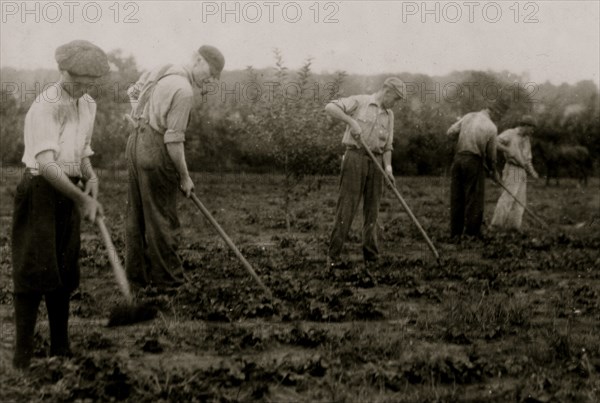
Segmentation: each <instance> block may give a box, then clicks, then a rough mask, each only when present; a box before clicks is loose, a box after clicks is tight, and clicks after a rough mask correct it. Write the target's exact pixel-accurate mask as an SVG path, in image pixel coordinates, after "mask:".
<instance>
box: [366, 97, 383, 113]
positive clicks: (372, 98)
mask: <svg viewBox="0 0 600 403" xmlns="http://www.w3.org/2000/svg"><path fill="white" fill-rule="evenodd" d="M376 95H377V93H375V94H371V95H370V96H369V105H371V104H373V105H376V106H377V107H378V108H379V109H383V110H384V111H385V112H386V113H387V109H385V108H384V107H383V106H381V102H379V101H378V100H377V96H376Z"/></svg>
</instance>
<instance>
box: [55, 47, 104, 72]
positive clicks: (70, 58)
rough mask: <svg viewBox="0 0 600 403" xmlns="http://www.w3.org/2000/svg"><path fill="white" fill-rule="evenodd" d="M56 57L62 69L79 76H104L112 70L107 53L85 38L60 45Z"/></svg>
mask: <svg viewBox="0 0 600 403" xmlns="http://www.w3.org/2000/svg"><path fill="white" fill-rule="evenodd" d="M54 57H55V59H56V62H57V63H58V68H59V69H60V70H66V71H68V72H69V73H71V74H74V75H77V76H90V77H102V76H103V75H105V74H106V73H108V72H109V70H110V66H109V65H108V58H107V57H106V53H104V51H103V50H102V49H100V48H99V47H98V46H96V45H94V44H93V43H91V42H88V41H84V40H75V41H71V42H69V43H65V44H64V45H62V46H59V47H58V48H57V49H56V52H55V53H54Z"/></svg>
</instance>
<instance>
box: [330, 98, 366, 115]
mask: <svg viewBox="0 0 600 403" xmlns="http://www.w3.org/2000/svg"><path fill="white" fill-rule="evenodd" d="M331 103H332V104H334V105H336V106H337V107H339V108H340V109H341V110H342V111H343V112H344V113H345V114H346V115H350V116H351V115H352V114H353V113H354V112H355V111H356V109H357V108H358V104H359V102H358V99H356V97H354V96H351V97H346V98H340V99H336V100H333V101H331Z"/></svg>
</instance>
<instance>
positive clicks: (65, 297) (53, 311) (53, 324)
mask: <svg viewBox="0 0 600 403" xmlns="http://www.w3.org/2000/svg"><path fill="white" fill-rule="evenodd" d="M43 296H44V297H45V299H46V309H47V311H48V322H49V323H50V355H62V356H70V355H71V350H70V348H69V331H68V327H69V324H68V322H69V299H70V293H68V292H64V291H54V292H48V293H45V294H43ZM41 300H42V294H39V293H16V294H15V296H14V305H15V321H16V330H17V334H16V339H17V343H16V348H15V355H14V358H13V365H14V366H15V367H16V368H27V367H28V366H29V363H30V361H31V357H32V356H33V350H34V347H35V346H34V338H33V335H34V331H35V322H36V320H37V313H38V308H39V306H40V302H41Z"/></svg>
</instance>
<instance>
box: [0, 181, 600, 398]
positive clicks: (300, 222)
mask: <svg viewBox="0 0 600 403" xmlns="http://www.w3.org/2000/svg"><path fill="white" fill-rule="evenodd" d="M3 179H4V180H3V182H2V186H1V189H0V190H1V193H0V195H1V197H2V205H1V233H0V237H1V238H0V239H1V244H0V246H1V252H2V255H1V260H0V264H1V267H0V287H1V288H0V321H1V322H0V331H1V344H0V359H1V361H0V379H1V384H2V387H1V388H0V401H2V402H8V401H21V400H32V401H36V400H51V401H57V400H69V401H73V400H79V401H86V400H88V401H89V400H90V399H91V400H102V401H110V400H122V399H125V400H130V401H135V402H140V401H148V402H150V401H160V400H162V401H206V400H208V401H213V400H214V401H254V400H259V401H273V402H282V401H294V402H296V401H307V402H308V401H356V402H364V401H375V402H381V401H406V402H416V401H457V400H459V401H473V402H479V401H527V402H549V401H561V402H564V401H583V402H597V401H600V376H599V374H600V337H599V334H600V252H599V251H600V213H599V212H600V192H599V185H600V184H599V181H598V179H594V180H592V182H591V183H590V184H589V185H588V188H587V189H581V188H578V187H577V186H576V184H575V182H573V181H568V180H563V181H561V187H550V188H545V187H544V186H543V184H542V182H543V181H540V183H535V184H531V185H530V189H529V194H528V197H529V201H530V206H532V207H533V208H535V210H536V211H537V212H539V215H540V216H542V217H544V218H545V219H546V220H547V222H548V223H549V224H550V226H551V228H552V229H551V230H550V231H544V230H542V229H541V228H539V226H538V225H536V224H535V223H534V222H533V221H531V220H530V219H528V218H525V219H524V220H525V222H524V230H525V233H524V234H516V233H490V235H489V237H488V239H486V240H485V241H472V242H471V243H468V244H463V245H458V246H457V245H452V244H449V243H448V242H447V241H448V239H447V228H448V218H449V214H448V212H449V211H448V210H449V197H448V189H449V182H448V180H447V179H446V178H398V183H399V184H400V191H401V193H402V194H403V195H404V196H405V198H406V200H407V202H408V204H409V205H410V206H412V208H413V211H414V213H415V215H416V216H417V217H418V218H419V219H420V220H421V223H422V224H423V226H424V228H425V229H426V230H427V231H428V233H429V235H430V236H431V237H432V239H433V240H434V243H435V244H436V245H437V246H438V249H439V251H440V254H441V255H442V260H443V267H441V268H439V267H437V265H436V264H435V261H434V260H433V259H432V258H431V255H430V252H429V250H428V249H427V248H426V246H425V243H424V242H423V241H422V240H421V238H420V235H419V233H418V232H417V230H416V229H415V227H414V225H413V224H412V223H411V222H410V221H409V219H408V217H407V215H406V214H405V213H403V212H402V211H401V208H400V205H399V203H398V202H397V201H396V200H395V199H393V198H392V195H391V193H390V192H386V194H385V199H384V200H383V203H382V209H381V211H382V213H381V224H382V229H383V231H382V237H383V242H382V249H383V256H382V260H381V262H380V264H379V265H378V267H376V268H375V269H373V270H372V273H373V275H374V277H375V278H376V280H377V284H374V283H373V282H372V281H371V280H370V279H369V278H365V277H364V276H361V275H358V274H357V273H356V272H355V270H353V269H352V268H350V269H349V270H338V271H336V272H334V273H333V274H331V275H328V274H327V273H325V271H324V270H323V269H324V267H325V251H326V247H327V239H328V235H329V231H330V229H331V226H332V223H333V216H334V209H335V203H336V197H337V178H334V177H331V178H327V180H326V182H325V183H324V184H323V186H322V187H321V189H320V190H317V191H314V192H311V193H309V194H308V195H300V194H299V195H298V197H297V198H296V200H295V201H294V212H295V216H294V217H293V220H292V225H293V230H292V232H291V233H287V232H286V230H285V219H284V217H283V215H282V212H281V208H280V206H281V198H280V193H279V190H278V187H277V186H278V183H279V181H280V179H279V178H277V177H267V176H248V175H238V176H236V175H223V176H221V175H200V174H198V175H196V176H195V178H194V179H195V183H196V185H197V194H198V195H199V197H200V198H201V200H203V201H204V202H205V204H206V205H207V207H208V208H209V209H210V211H211V212H213V213H214V216H215V218H216V219H217V221H219V222H220V223H221V225H222V226H223V227H224V229H225V230H226V231H227V232H228V233H229V234H230V235H231V237H232V238H233V239H234V241H235V242H236V244H237V245H238V246H239V247H240V249H241V250H242V253H243V254H244V255H245V256H246V258H247V259H248V260H249V261H250V262H251V263H252V265H253V266H254V267H255V269H256V270H257V271H258V272H259V275H260V276H261V277H262V278H263V279H264V281H265V283H266V284H267V285H268V286H269V287H271V288H272V289H273V290H274V293H275V295H276V296H277V298H278V299H279V301H278V302H276V303H271V302H269V301H267V300H265V299H263V298H262V296H261V292H260V290H259V288H258V287H256V285H255V284H254V283H253V281H252V279H251V278H250V277H249V276H248V275H247V274H246V272H245V271H244V270H243V268H242V266H241V265H240V264H239V263H238V261H237V260H236V258H235V256H234V255H233V254H232V253H230V252H229V251H228V249H227V247H226V245H225V244H224V242H222V241H221V239H220V238H219V237H218V236H217V235H216V233H215V231H214V230H213V229H212V228H211V227H210V226H209V225H208V223H207V221H206V220H204V218H203V216H202V215H201V214H200V213H198V212H197V211H196V210H195V207H194V205H193V204H192V203H191V202H190V201H187V200H183V199H181V200H180V208H179V211H180V219H181V222H182V227H183V228H182V243H181V256H182V258H183V260H184V267H185V270H186V273H187V275H188V276H189V279H190V280H191V281H192V283H191V284H187V285H185V286H183V287H181V288H180V289H179V290H178V291H177V292H174V293H171V294H170V295H156V294H155V293H153V292H152V290H149V291H148V292H147V293H145V296H144V298H146V299H147V300H150V301H153V302H154V303H155V304H157V306H159V308H160V314H159V317H158V318H157V319H155V320H154V321H151V322H146V323H142V324H138V325H135V326H130V327H122V328H106V327H105V326H104V325H105V323H106V319H107V317H108V313H109V311H110V309H111V307H113V306H114V305H115V304H117V303H118V302H119V301H121V297H120V294H119V292H118V289H117V287H116V285H115V282H114V280H113V278H112V274H111V270H110V266H109V265H108V261H107V259H106V255H105V253H104V250H103V247H102V244H101V240H100V238H99V236H98V234H97V231H96V230H95V228H94V227H93V226H91V225H90V224H88V223H86V224H84V226H83V235H82V253H81V266H82V267H81V272H82V281H81V286H80V288H79V290H78V291H77V292H76V293H75V294H74V295H73V297H72V305H71V321H70V325H71V336H72V348H73V351H74V354H75V357H74V358H71V359H62V358H50V357H47V351H46V350H47V348H48V343H49V335H48V325H47V320H46V319H47V318H46V314H45V307H44V306H43V305H42V309H40V318H39V319H38V326H37V332H38V336H36V339H37V342H38V345H37V349H36V357H37V358H36V359H35V360H34V362H33V365H32V368H31V370H30V372H29V373H28V374H25V375H24V374H21V373H18V372H15V371H14V370H12V368H11V366H10V360H11V358H12V344H13V342H14V326H13V322H12V321H13V308H12V294H11V293H12V282H11V280H10V272H11V266H10V221H11V218H10V214H11V210H12V194H13V192H14V187H15V183H16V180H17V177H16V175H7V176H6V177H4V178H3ZM499 194H500V190H499V188H498V187H496V186H494V185H492V184H491V183H488V187H487V194H486V212H485V217H486V221H487V222H489V221H490V220H491V215H492V213H493V208H494V205H495V201H496V200H497V198H498V196H499ZM101 201H102V202H103V203H104V205H105V209H106V211H107V224H108V226H109V228H110V229H111V231H112V235H113V238H114V240H115V244H116V245H117V248H118V249H120V251H121V253H122V252H123V248H124V239H123V220H124V216H125V201H126V182H125V174H124V173H122V172H120V173H114V172H113V173H109V172H104V173H103V175H102V183H101ZM361 221H362V220H361V218H360V217H358V218H357V219H356V221H355V223H354V227H353V232H352V234H351V237H350V240H349V242H348V244H347V247H346V249H347V251H348V253H349V255H348V257H349V259H350V262H351V264H352V265H353V266H359V265H360V232H359V228H360V225H361Z"/></svg>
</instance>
